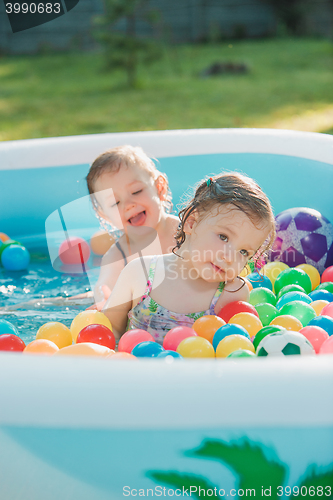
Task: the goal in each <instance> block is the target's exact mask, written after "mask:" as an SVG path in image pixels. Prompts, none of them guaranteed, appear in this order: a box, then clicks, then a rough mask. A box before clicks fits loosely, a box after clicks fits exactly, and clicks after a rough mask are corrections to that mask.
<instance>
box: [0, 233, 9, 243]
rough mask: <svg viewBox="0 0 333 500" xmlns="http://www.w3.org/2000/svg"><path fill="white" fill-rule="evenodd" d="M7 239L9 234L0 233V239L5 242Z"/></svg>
mask: <svg viewBox="0 0 333 500" xmlns="http://www.w3.org/2000/svg"><path fill="white" fill-rule="evenodd" d="M9 239H10V238H9V236H8V235H7V234H6V233H0V241H2V242H5V241H7V240H9Z"/></svg>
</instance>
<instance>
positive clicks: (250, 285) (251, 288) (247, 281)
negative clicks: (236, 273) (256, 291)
mask: <svg viewBox="0 0 333 500" xmlns="http://www.w3.org/2000/svg"><path fill="white" fill-rule="evenodd" d="M243 279H244V281H245V284H246V286H247V287H248V289H249V292H251V290H253V286H252V284H251V283H250V282H249V280H247V279H246V278H243Z"/></svg>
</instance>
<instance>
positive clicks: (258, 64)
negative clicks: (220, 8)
mask: <svg viewBox="0 0 333 500" xmlns="http://www.w3.org/2000/svg"><path fill="white" fill-rule="evenodd" d="M217 61H232V62H244V63H246V64H247V65H248V67H249V72H248V73H247V74H244V75H224V76H215V77H210V78H201V77H199V76H198V75H199V73H200V71H202V70H203V69H204V68H206V67H207V66H209V65H210V64H212V63H214V62H217ZM103 65H104V62H103V55H102V54H101V53H62V54H59V53H57V54H45V55H38V56H16V57H2V58H0V140H12V139H28V138H35V137H53V136H64V135H77V134H91V133H99V132H123V131H134V130H164V129H186V128H216V127H268V128H289V129H295V130H309V131H315V132H328V131H330V132H331V133H332V131H333V43H332V42H331V41H328V40H323V39H286V38H280V39H265V40H254V41H248V40H247V41H237V42H235V41H232V42H223V43H222V42H221V43H220V44H215V45H180V46H174V47H172V48H169V49H166V50H165V51H164V55H163V58H162V59H161V60H159V61H157V62H155V63H154V64H152V65H151V66H149V67H147V66H146V67H140V69H139V79H140V84H139V87H138V88H137V89H129V88H127V87H126V77H125V75H124V74H123V73H122V72H121V71H120V70H117V71H115V72H113V73H107V72H106V71H105V70H104V69H103Z"/></svg>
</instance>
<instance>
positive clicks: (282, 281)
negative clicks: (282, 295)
mask: <svg viewBox="0 0 333 500" xmlns="http://www.w3.org/2000/svg"><path fill="white" fill-rule="evenodd" d="M287 285H300V286H301V287H302V288H304V290H305V293H310V292H311V290H312V285H311V280H310V278H309V276H308V275H307V274H306V272H304V271H303V270H302V269H298V268H296V267H293V268H291V269H285V270H284V271H282V273H280V274H279V276H278V277H277V278H276V280H275V283H274V289H275V293H276V294H278V293H279V291H280V290H281V289H282V288H283V287H284V286H287Z"/></svg>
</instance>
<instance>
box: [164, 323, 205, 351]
mask: <svg viewBox="0 0 333 500" xmlns="http://www.w3.org/2000/svg"><path fill="white" fill-rule="evenodd" d="M197 336H198V334H197V333H196V332H195V331H194V330H193V328H189V327H188V326H175V327H174V328H171V330H169V331H168V333H167V334H166V336H165V337H164V340H163V347H164V349H165V350H166V351H177V347H178V346H179V344H180V343H181V342H182V341H183V340H184V339H187V338H188V337H197Z"/></svg>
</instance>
